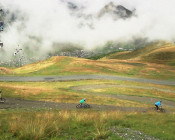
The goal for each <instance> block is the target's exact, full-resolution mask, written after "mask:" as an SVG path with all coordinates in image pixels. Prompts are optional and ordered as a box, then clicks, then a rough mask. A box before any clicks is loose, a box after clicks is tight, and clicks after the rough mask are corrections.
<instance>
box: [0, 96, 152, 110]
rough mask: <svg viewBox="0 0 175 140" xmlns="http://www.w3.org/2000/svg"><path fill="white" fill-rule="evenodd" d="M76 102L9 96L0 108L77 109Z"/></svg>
mask: <svg viewBox="0 0 175 140" xmlns="http://www.w3.org/2000/svg"><path fill="white" fill-rule="evenodd" d="M76 105H77V104H75V103H56V102H46V101H33V100H21V99H17V98H7V99H6V102H5V103H0V109H9V108H11V109H16V108H25V109H50V110H51V109H59V110H65V109H66V110H75V109H76ZM91 107H92V108H91V109H92V110H97V111H111V110H116V111H117V110H118V111H139V112H145V111H150V110H148V108H141V107H119V106H111V105H96V104H91Z"/></svg>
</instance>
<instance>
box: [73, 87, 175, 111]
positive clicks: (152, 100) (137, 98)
mask: <svg viewBox="0 0 175 140" xmlns="http://www.w3.org/2000/svg"><path fill="white" fill-rule="evenodd" d="M109 87H132V88H141V89H156V90H162V91H164V92H170V90H165V89H159V88H153V87H140V86H126V85H110V84H102V85H85V86H84V85H83V86H74V87H71V89H73V90H74V91H77V92H82V93H85V94H92V95H98V96H103V97H112V98H118V99H123V100H130V101H136V102H142V103H145V104H151V105H154V103H155V102H157V101H159V100H162V104H163V106H164V107H173V108H174V107H175V102H173V101H168V100H164V99H159V98H152V97H144V96H129V95H120V94H117V93H116V94H104V93H95V92H88V91H85V90H87V89H98V88H109ZM173 92H174V91H173Z"/></svg>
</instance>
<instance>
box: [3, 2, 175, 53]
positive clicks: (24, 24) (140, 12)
mask: <svg viewBox="0 0 175 140" xmlns="http://www.w3.org/2000/svg"><path fill="white" fill-rule="evenodd" d="M111 1H113V2H114V3H115V4H120V5H123V6H124V7H126V8H128V9H129V10H134V9H136V11H135V15H136V16H133V17H131V18H128V19H125V20H124V19H118V20H113V18H112V17H110V16H104V17H103V18H96V16H95V15H96V14H97V13H98V12H99V11H100V9H102V8H103V7H104V5H105V4H108V3H109V2H111ZM70 2H72V3H75V4H76V5H77V6H78V7H79V10H77V11H75V12H73V11H71V10H70V9H69V8H68V6H67V5H66V0H0V5H3V7H4V8H5V9H9V10H10V11H11V12H13V13H14V14H16V12H17V11H19V13H18V14H16V15H19V20H16V21H15V22H14V23H13V24H11V25H10V27H8V28H7V26H6V27H5V28H6V29H5V31H4V32H3V33H2V32H1V33H0V34H1V40H2V41H3V42H4V45H5V46H4V49H5V50H6V51H7V50H8V51H14V49H15V48H16V47H17V45H18V44H19V45H20V46H23V45H26V44H27V45H28V47H31V48H35V47H37V45H39V46H40V47H41V48H42V49H41V50H44V51H43V52H47V51H48V50H50V49H51V46H52V44H53V43H54V42H71V43H76V44H81V45H83V46H84V47H86V48H88V49H90V48H93V47H95V46H98V45H103V44H104V43H105V42H107V41H109V40H114V41H122V40H125V41H126V40H130V39H132V38H133V37H146V38H148V39H149V40H157V39H161V40H168V41H172V40H175V16H174V14H175V8H174V5H175V1H174V0H167V1H165V0H70ZM89 14H90V15H94V16H92V17H89V18H88V17H87V18H82V17H79V18H78V17H77V15H79V16H82V15H89ZM80 25H84V26H80ZM89 25H90V26H91V25H92V28H89ZM33 37H35V38H38V40H36V39H35V40H34V39H33Z"/></svg>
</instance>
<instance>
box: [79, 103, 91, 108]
mask: <svg viewBox="0 0 175 140" xmlns="http://www.w3.org/2000/svg"><path fill="white" fill-rule="evenodd" d="M76 108H91V106H90V105H88V104H85V105H81V104H78V105H76Z"/></svg>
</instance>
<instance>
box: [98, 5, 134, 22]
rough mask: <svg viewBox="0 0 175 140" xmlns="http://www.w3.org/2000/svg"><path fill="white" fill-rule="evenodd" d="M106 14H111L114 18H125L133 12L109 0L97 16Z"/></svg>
mask: <svg viewBox="0 0 175 140" xmlns="http://www.w3.org/2000/svg"><path fill="white" fill-rule="evenodd" d="M106 14H107V15H111V16H113V18H114V19H118V18H123V19H125V18H129V17H131V16H132V15H133V12H132V11H131V10H128V9H127V8H125V7H124V6H122V5H115V4H114V3H113V2H110V3H109V4H107V5H105V7H104V8H102V9H101V11H100V13H99V15H98V17H103V16H104V15H106Z"/></svg>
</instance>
